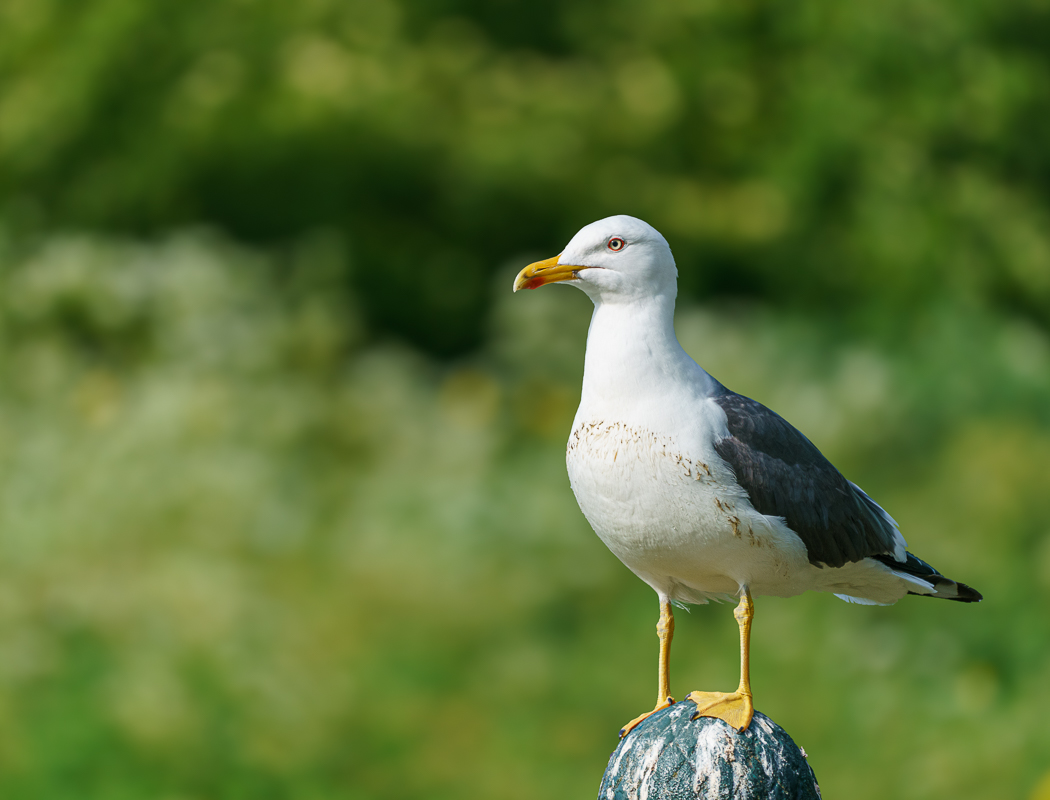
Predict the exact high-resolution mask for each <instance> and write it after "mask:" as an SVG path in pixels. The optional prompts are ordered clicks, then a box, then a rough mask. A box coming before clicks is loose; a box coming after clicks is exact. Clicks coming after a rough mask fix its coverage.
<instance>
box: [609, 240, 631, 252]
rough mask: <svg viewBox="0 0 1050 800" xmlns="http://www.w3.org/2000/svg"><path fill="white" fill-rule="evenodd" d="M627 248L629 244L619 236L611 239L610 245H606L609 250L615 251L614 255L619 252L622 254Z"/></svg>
mask: <svg viewBox="0 0 1050 800" xmlns="http://www.w3.org/2000/svg"><path fill="white" fill-rule="evenodd" d="M626 246H627V242H625V241H624V240H623V239H621V238H620V237H619V236H614V237H613V238H611V239H610V240H609V242H608V244H607V245H606V247H608V248H609V249H610V250H612V251H613V252H614V253H618V252H620V251H621V250H623V249H624V248H625V247H626Z"/></svg>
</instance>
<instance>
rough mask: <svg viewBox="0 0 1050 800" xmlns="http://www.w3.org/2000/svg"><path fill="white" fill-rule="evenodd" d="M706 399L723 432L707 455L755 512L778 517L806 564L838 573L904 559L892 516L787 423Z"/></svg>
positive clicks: (733, 398) (732, 400)
mask: <svg viewBox="0 0 1050 800" xmlns="http://www.w3.org/2000/svg"><path fill="white" fill-rule="evenodd" d="M712 400H713V401H714V402H715V403H717V404H718V406H719V407H720V408H721V409H722V410H723V411H724V412H725V415H726V424H727V426H728V428H729V435H728V436H726V437H725V438H723V439H720V440H719V441H717V442H715V451H716V452H717V453H718V455H719V456H721V457H722V459H723V460H724V461H725V462H726V463H727V464H728V465H729V466H730V468H732V470H733V473H734V474H735V475H736V479H737V482H738V483H739V484H740V485H741V486H742V487H743V488H744V490H745V491H747V494H748V497H749V498H750V500H751V504H752V505H753V506H754V507H755V509H756V510H757V511H759V513H762V514H766V515H767V516H774V517H783V518H784V520H785V521H786V522H787V525H788V527H790V528H791V530H793V531H794V532H795V533H796V534H797V535H798V537H799V538H800V539H801V540H802V542H803V544H805V546H806V550H807V551H808V554H809V560H810V562H811V563H813V564H815V565H817V566H822V565H827V566H831V567H841V566H842V565H844V564H846V563H849V562H851V561H860V560H862V559H864V558H869V557H871V556H876V555H888V556H890V557H891V558H893V559H895V560H899V561H903V560H904V548H905V542H904V539H903V537H901V535H900V532H899V531H898V530H897V526H896V523H895V522H894V521H893V519H892V517H890V515H889V514H887V513H886V512H885V511H883V510H882V508H881V507H880V506H879V505H878V504H877V503H876V502H875V501H874V500H872V499H871V498H869V497H868V496H867V495H866V494H865V493H864V492H863V491H861V490H860V489H859V487H857V486H855V485H854V484H852V483H850V482H849V481H848V480H846V478H844V477H843V476H842V473H840V472H839V471H838V470H837V469H835V467H834V466H833V465H832V463H831V462H830V461H828V460H827V459H826V458H825V457H824V455H823V454H822V453H821V452H820V450H818V449H817V447H816V445H814V444H813V443H812V442H811V441H810V440H809V439H807V438H806V437H805V436H803V435H802V434H801V433H800V432H799V431H798V430H796V429H795V428H794V427H793V426H792V425H791V424H790V423H788V422H787V420H785V419H784V418H783V417H781V416H780V415H779V414H777V413H775V412H774V411H771V410H770V409H768V408H766V407H765V406H764V405H762V404H761V403H759V402H757V401H755V400H752V399H750V398H748V397H744V396H743V395H739V394H736V393H735V392H730V391H728V390H726V391H725V393H724V394H718V395H715V396H714V397H713V398H712Z"/></svg>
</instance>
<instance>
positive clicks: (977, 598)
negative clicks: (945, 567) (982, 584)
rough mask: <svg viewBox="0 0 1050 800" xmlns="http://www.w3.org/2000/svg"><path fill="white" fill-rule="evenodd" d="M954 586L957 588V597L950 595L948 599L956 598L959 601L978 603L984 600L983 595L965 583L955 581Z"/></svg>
mask: <svg viewBox="0 0 1050 800" xmlns="http://www.w3.org/2000/svg"><path fill="white" fill-rule="evenodd" d="M955 586H956V587H957V589H958V592H959V596H958V597H950V598H948V599H949V600H958V601H959V602H960V603H980V602H981V601H982V600H984V596H983V595H982V594H981V593H980V592H979V591H977V590H976V589H974V588H973V587H971V586H967V585H966V584H965V583H959V582H958V581H956V582H955Z"/></svg>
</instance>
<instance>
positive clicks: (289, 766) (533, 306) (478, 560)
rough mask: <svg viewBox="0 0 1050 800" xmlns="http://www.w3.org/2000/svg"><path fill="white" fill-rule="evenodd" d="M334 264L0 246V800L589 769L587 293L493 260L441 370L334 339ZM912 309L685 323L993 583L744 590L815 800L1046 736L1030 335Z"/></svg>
mask: <svg viewBox="0 0 1050 800" xmlns="http://www.w3.org/2000/svg"><path fill="white" fill-rule="evenodd" d="M343 263H344V259H343V258H342V255H341V253H340V251H339V248H338V246H337V245H336V244H334V243H333V241H332V240H331V239H325V238H323V237H321V238H315V239H312V240H307V241H304V242H302V243H301V244H300V245H299V246H298V248H296V249H294V250H293V251H290V252H286V253H285V254H283V255H281V256H266V255H263V254H260V253H253V252H249V251H245V250H244V249H242V248H239V247H236V246H233V245H231V244H229V243H226V242H224V241H223V240H221V239H220V238H218V237H216V236H214V235H211V234H204V233H194V232H183V233H180V234H177V235H172V236H170V237H168V238H165V239H164V240H162V241H158V242H156V243H153V244H141V243H140V244H132V243H127V242H123V243H122V242H117V241H112V240H106V239H99V238H95V237H89V236H83V235H82V236H51V237H47V238H46V239H44V240H42V241H40V242H38V243H36V244H30V245H23V246H21V247H16V246H14V245H13V244H12V243H11V241H10V240H8V242H7V244H6V245H5V246H4V247H3V248H0V376H2V380H0V465H2V469H0V498H2V502H0V537H2V538H0V550H2V554H3V558H2V561H0V575H2V580H0V794H3V796H5V797H19V798H59V797H68V796H70V795H72V794H75V795H76V796H77V797H92V798H93V797H98V798H103V797H104V798H123V797H127V798H137V797H147V796H148V797H163V798H169V797H170V798H176V797H177V798H212V797H223V798H236V797H252V798H257V797H274V798H322V797H324V798H330V797H347V798H369V799H372V798H375V799H376V800H379V799H380V798H391V799H392V798H412V797H428V798H431V797H433V798H446V797H447V798H464V797H479V798H480V797H485V798H519V797H520V798H526V797H537V796H567V797H568V796H572V797H581V796H582V797H585V796H588V794H590V793H593V792H594V791H595V787H596V786H597V782H598V778H599V776H600V774H601V772H602V770H603V768H604V764H605V759H606V758H607V756H608V753H609V751H610V750H611V749H612V747H613V745H614V743H615V735H616V731H617V730H618V728H619V726H620V725H622V724H623V722H624V721H626V719H627V718H629V717H631V716H633V715H634V714H636V713H638V711H639V709H643V708H646V707H648V704H649V703H651V701H652V698H651V696H650V694H651V690H652V683H653V679H654V675H653V673H654V671H655V665H656V658H655V656H656V652H655V651H656V647H655V641H656V640H655V637H654V636H653V625H654V623H655V616H656V603H655V598H654V597H653V596H652V593H651V591H650V590H649V589H648V588H647V587H645V586H644V585H643V584H642V583H641V582H640V581H638V580H637V579H635V578H634V577H633V576H632V575H631V574H630V573H628V572H627V570H626V569H624V568H623V567H622V566H621V565H620V564H619V563H618V562H617V561H616V560H615V559H614V557H613V556H612V555H611V554H610V553H609V552H608V551H607V550H606V549H605V548H604V546H603V545H602V544H601V543H600V542H599V541H598V539H597V537H595V536H594V535H593V534H592V533H591V532H590V531H589V530H588V528H587V525H586V522H585V521H584V520H583V519H582V517H581V515H580V514H579V512H578V510H577V509H576V506H575V502H574V500H573V497H572V494H571V492H570V491H569V488H568V486H567V480H566V477H565V473H564V463H563V455H562V453H563V446H564V445H563V442H564V438H565V435H566V431H567V429H568V426H569V423H570V421H571V419H572V415H573V413H574V405H575V399H576V396H577V392H578V385H579V377H580V370H581V366H580V365H581V359H582V350H583V345H584V334H585V329H586V323H587V310H588V307H589V304H588V301H587V300H586V298H585V297H584V296H583V295H582V294H581V293H577V292H575V291H573V290H569V289H563V288H562V287H555V288H550V289H544V290H543V291H541V292H536V293H530V294H529V295H527V296H524V297H523V296H521V295H516V296H512V295H510V294H509V292H508V291H507V289H506V287H507V282H508V281H507V278H508V277H509V275H502V276H498V282H497V285H496V286H495V287H494V289H493V300H492V302H491V303H490V309H491V310H490V314H489V316H488V322H487V331H488V335H487V340H488V344H487V345H486V347H485V348H483V349H482V350H481V351H479V352H478V353H477V354H476V355H475V356H474V357H472V358H471V359H470V360H467V361H462V362H459V363H457V364H455V365H446V366H439V365H437V364H434V363H432V362H429V361H427V360H425V359H423V358H421V357H420V356H419V355H416V354H414V353H413V352H412V351H410V350H407V349H403V348H397V347H391V346H376V345H368V344H365V343H363V339H362V334H361V328H360V324H359V319H360V317H359V312H358V311H357V310H356V308H355V303H354V302H352V301H351V300H348V299H347V298H346V296H345V295H344V294H342V293H340V292H334V291H331V290H330V287H331V286H333V285H339V283H340V281H341V279H342V277H343V275H342V272H341V270H342V269H343V267H342V266H341V265H342V264H343ZM924 324H925V325H926V329H927V331H928V333H927V336H926V337H925V339H924V341H923V342H922V343H920V344H919V345H917V346H914V347H909V348H906V349H902V350H900V351H892V350H885V349H879V348H877V347H874V346H872V345H866V344H863V343H858V342H857V341H843V340H842V339H841V337H839V336H837V335H836V334H834V333H833V332H831V331H829V330H827V329H826V328H825V327H822V326H821V325H819V324H815V323H814V322H813V321H811V320H808V319H805V318H804V317H797V316H791V315H785V314H783V313H782V312H777V313H775V314H774V313H771V312H769V311H768V310H763V309H762V308H761V307H759V306H754V305H742V306H738V307H735V308H728V309H727V308H717V309H716V308H714V307H706V308H704V307H686V308H684V309H682V310H681V311H680V314H679V330H680V334H681V338H682V340H683V342H684V343H685V345H686V347H687V348H688V349H689V350H690V351H691V352H693V353H695V354H697V355H698V356H701V360H703V361H704V363H705V364H707V365H708V367H709V368H710V369H711V371H712V372H713V373H714V374H715V375H717V376H718V377H719V378H721V379H722V380H724V381H726V382H728V383H729V384H730V385H733V386H735V387H736V388H738V389H740V390H742V391H747V392H748V393H750V394H752V395H754V396H756V397H758V398H760V399H762V400H764V401H766V402H768V403H770V404H772V405H774V406H776V407H777V408H779V409H780V410H782V411H783V412H784V413H785V414H786V415H787V416H788V417H789V418H791V419H793V420H794V421H795V422H797V423H798V424H799V425H801V426H802V427H803V428H805V429H806V430H807V431H808V432H809V433H810V435H811V436H813V438H814V439H815V441H816V442H817V443H818V444H819V445H820V446H821V447H822V448H823V449H824V450H825V452H826V453H828V455H829V456H830V457H832V458H833V459H835V460H836V461H837V462H838V463H839V464H840V465H842V466H843V467H844V469H845V470H846V472H847V474H849V475H850V476H851V477H852V478H854V479H855V480H857V481H859V482H860V483H861V484H862V485H863V486H865V488H866V489H867V490H868V491H870V492H871V493H872V494H874V495H875V496H876V497H878V498H879V500H880V501H882V502H884V503H885V504H886V506H887V507H888V508H889V509H891V511H892V513H893V514H894V515H895V516H896V517H897V519H898V520H900V522H901V524H902V526H903V528H904V530H905V532H906V533H907V535H908V536H909V538H910V539H911V540H912V544H913V545H914V547H915V549H916V550H917V551H918V552H919V553H920V554H921V555H922V556H923V557H925V558H929V559H930V560H931V561H933V562H934V563H935V564H937V565H938V566H939V567H940V568H942V569H943V570H944V571H945V572H946V573H948V574H950V575H954V576H957V577H959V578H961V579H964V580H966V581H968V582H970V583H972V584H974V585H975V586H978V587H979V588H980V589H981V590H982V591H983V592H984V593H985V596H986V597H987V600H986V601H985V602H984V603H982V604H980V605H978V606H965V607H963V606H959V605H956V604H952V603H937V602H932V601H927V600H921V599H912V598H908V599H907V600H906V601H904V602H902V603H900V604H899V605H898V606H894V607H891V608H867V607H860V606H848V605H846V604H844V603H841V602H839V601H837V600H835V599H833V598H831V597H828V596H816V595H814V596H805V597H800V598H794V599H791V600H788V601H784V600H777V599H772V598H761V599H760V600H759V603H758V615H757V618H756V628H755V665H754V680H755V685H756V692H757V695H758V698H759V701H758V702H759V707H760V708H762V709H763V710H764V711H766V712H767V713H769V714H771V715H772V716H773V717H774V718H776V719H778V720H779V721H780V722H782V723H783V724H784V725H785V726H786V727H787V728H788V729H789V730H790V731H791V733H792V735H793V736H795V738H796V739H797V740H798V741H799V742H800V743H801V744H803V745H804V746H805V747H806V748H807V750H808V752H809V753H810V758H811V761H812V763H813V765H814V767H815V769H816V771H817V774H818V776H819V777H820V780H821V783H822V785H823V786H824V789H825V791H826V792H827V793H828V795H829V796H849V797H854V798H861V800H863V799H864V798H877V797H879V798H881V797H886V796H893V797H900V798H905V799H906V798H916V799H918V798H929V797H950V796H965V797H971V798H978V797H987V798H999V797H1003V796H1013V797H1023V796H1025V793H1026V792H1028V791H1029V790H1030V787H1032V786H1034V785H1035V784H1036V782H1037V780H1039V779H1040V777H1041V775H1042V774H1043V773H1044V772H1045V771H1046V769H1047V766H1048V765H1047V762H1046V753H1047V752H1050V733H1048V732H1047V729H1046V726H1045V725H1044V724H1043V723H1044V720H1043V717H1044V711H1045V709H1046V708H1047V707H1048V704H1050V650H1048V647H1047V641H1048V637H1050V620H1048V618H1047V616H1046V614H1045V609H1046V608H1047V605H1048V603H1050V529H1048V528H1047V523H1046V520H1047V519H1048V518H1050V493H1047V492H1046V464H1047V463H1050V425H1048V424H1047V419H1046V412H1047V409H1048V408H1050V342H1048V340H1047V337H1046V336H1045V335H1044V334H1043V333H1042V332H1041V331H1040V330H1038V329H1037V328H1035V327H1034V326H1032V325H1031V324H1030V323H1026V322H1017V321H1014V322H1004V321H1002V320H996V319H995V318H993V317H988V316H981V315H979V314H974V315H971V316H967V317H958V316H952V315H951V314H949V313H946V312H943V311H939V310H933V311H931V312H930V313H929V314H928V315H927V316H926V317H925V318H924ZM744 356H746V357H744ZM784 375H790V376H791V379H790V380H784V379H783V376H784ZM736 660H737V651H736V644H735V623H734V622H733V619H732V615H731V613H730V609H728V608H726V607H720V606H712V607H709V608H701V609H698V610H696V611H694V612H693V613H692V614H685V613H680V614H679V632H678V636H677V638H676V641H675V657H674V662H673V663H674V676H673V678H674V689H675V692H676V693H677V694H678V695H679V696H682V695H684V694H685V693H686V692H687V691H689V690H690V689H693V688H697V687H706V688H715V687H718V686H722V685H725V686H729V685H731V684H732V682H733V681H735V679H736V672H735V670H736ZM1043 780H1044V781H1045V778H1044V779H1043Z"/></svg>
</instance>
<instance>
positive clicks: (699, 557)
mask: <svg viewBox="0 0 1050 800" xmlns="http://www.w3.org/2000/svg"><path fill="white" fill-rule="evenodd" d="M548 283H568V284H571V285H573V286H576V287H578V288H580V289H582V290H583V291H584V292H586V294H587V296H588V297H590V298H591V300H592V301H593V302H594V313H593V316H592V317H591V324H590V328H589V330H588V333H587V353H586V356H585V359H584V372H583V389H582V392H581V395H580V407H579V410H578V411H577V412H576V418H575V420H574V421H573V424H572V431H571V433H570V434H569V442H568V446H567V450H566V466H567V468H568V473H569V483H570V485H571V486H572V491H573V493H574V494H575V495H576V500H577V502H578V503H579V506H580V509H581V510H582V511H583V514H584V516H585V517H586V518H587V521H588V522H589V523H590V524H591V527H592V528H594V531H595V533H597V534H598V536H599V538H601V540H602V541H603V542H604V543H605V545H606V546H607V547H608V548H609V549H610V550H611V551H612V552H613V553H614V554H615V555H616V557H617V558H619V559H620V560H621V561H622V562H623V563H624V564H625V565H626V566H627V567H628V568H629V569H630V570H631V571H632V572H633V573H634V574H635V575H637V576H638V577H639V578H641V579H642V580H643V581H645V583H647V584H648V585H649V586H651V587H652V588H653V589H654V590H655V591H656V594H657V596H658V597H659V602H660V617H659V621H658V622H657V626H656V633H657V636H658V638H659V641H660V649H659V658H658V678H657V686H658V688H657V702H656V707H655V708H654V709H653V710H652V711H649V712H647V713H645V714H642V715H641V716H639V717H637V718H635V719H633V720H631V721H630V722H629V723H628V724H627V725H626V726H624V728H623V729H622V730H621V731H620V735H621V737H622V736H626V735H627V733H628V732H630V731H631V729H633V728H634V727H635V726H636V725H638V724H639V723H640V722H642V720H644V719H646V718H647V717H648V716H650V715H652V714H654V713H656V712H657V711H660V710H661V709H664V708H667V707H668V706H670V705H671V704H673V703H674V702H675V701H674V698H673V697H672V696H671V689H670V655H671V639H672V637H673V635H674V614H673V610H672V604H674V605H678V606H680V607H685V605H686V604H690V603H693V604H695V603H707V602H709V601H710V600H723V599H733V598H739V602H738V604H737V606H736V610H735V612H734V616H735V617H736V620H737V624H738V626H739V628H740V684H739V686H738V688H737V690H736V691H734V692H691V693H690V694H689V695H688V697H687V699H688V700H691V701H693V702H694V703H695V704H696V707H697V710H696V712H695V714H694V715H693V719H696V718H699V717H715V718H718V719H721V720H723V721H725V722H726V723H727V724H729V725H730V726H732V727H734V728H736V729H737V730H739V731H744V730H746V729H747V727H748V725H749V724H750V722H751V717H752V715H753V714H754V703H753V700H752V694H751V681H750V666H749V664H750V643H751V620H752V618H753V616H754V603H753V601H752V597H753V596H755V595H773V596H777V597H791V596H793V595H797V594H800V593H802V592H804V591H818V592H831V593H833V594H835V595H836V596H838V597H840V598H841V599H843V600H846V601H848V602H851V603H861V604H865V605H889V604H891V603H895V602H896V601H897V600H899V599H901V598H902V597H904V596H905V595H907V594H915V595H925V596H928V597H942V598H945V599H947V600H958V601H961V602H964V603H972V602H977V601H979V600H981V595H980V593H979V592H977V591H975V590H974V589H972V588H970V587H969V586H967V585H965V584H963V583H958V582H956V581H953V580H951V579H950V578H946V577H945V576H944V575H942V574H941V573H940V572H938V571H937V570H936V569H934V568H933V567H932V566H930V565H929V564H927V563H926V562H925V561H922V560H920V559H918V558H916V557H915V556H913V555H912V554H911V553H909V552H908V551H907V549H906V548H907V543H906V542H905V541H904V537H903V536H901V533H900V531H899V529H898V526H897V523H896V522H895V521H894V519H893V518H892V517H891V516H890V515H889V514H888V513H886V511H884V510H883V509H882V507H881V506H880V505H879V504H878V503H876V502H875V501H874V500H872V499H871V498H870V497H868V495H867V494H865V493H864V491H863V490H862V489H861V488H860V487H859V486H857V485H856V484H855V483H852V482H851V481H849V480H847V479H846V478H845V477H843V475H842V473H840V472H839V471H838V470H837V469H836V468H835V467H834V466H833V465H832V464H831V462H830V461H828V460H827V459H826V458H825V457H824V456H823V455H822V454H821V452H820V450H818V449H817V447H816V446H815V445H814V444H813V443H812V442H811V441H810V440H809V439H807V438H806V437H805V436H804V435H803V434H802V433H800V432H799V431H798V430H796V429H795V428H794V427H792V426H791V424H790V423H788V422H787V421H786V420H785V419H784V418H783V417H781V416H779V415H778V414H776V413H775V412H773V411H771V410H770V409H768V408H766V407H765V406H764V405H762V404H761V403H759V402H756V401H755V400H752V399H750V398H748V397H744V396H743V395H740V394H737V393H736V392H733V391H730V390H729V389H727V388H726V387H725V386H723V385H722V384H721V383H719V382H718V381H717V380H716V379H715V378H714V377H712V376H711V375H709V374H708V373H707V372H706V371H704V369H703V368H702V367H700V365H698V364H697V363H696V362H695V361H694V360H693V359H692V358H690V357H689V355H687V354H686V352H685V350H683V349H682V346H681V345H680V344H679V343H678V338H677V337H676V336H675V331H674V305H675V296H676V295H677V293H678V288H677V283H678V270H677V268H676V266H675V261H674V258H673V256H672V255H671V248H670V247H669V246H668V244H667V241H666V240H665V239H664V237H663V236H661V235H660V233H659V232H658V231H656V229H654V228H653V227H651V226H650V225H648V224H647V223H645V222H643V221H642V220H640V219H636V218H634V217H630V216H625V215H620V216H613V217H608V218H606V219H602V220H599V221H597V222H594V223H591V224H590V225H587V226H586V227H584V228H582V229H581V230H580V231H579V233H577V234H576V235H575V236H574V237H573V238H572V240H571V241H570V242H569V243H568V244H567V245H566V246H565V249H564V250H563V251H562V252H561V253H560V254H558V255H557V256H554V257H553V258H548V259H546V260H545V261H538V262H536V263H534V264H529V265H528V266H527V267H525V268H524V269H523V270H521V272H519V273H518V275H517V277H516V278H515V280H514V291H515V292H516V291H518V290H519V289H537V288H539V287H540V286H544V285H546V284H548Z"/></svg>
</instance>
